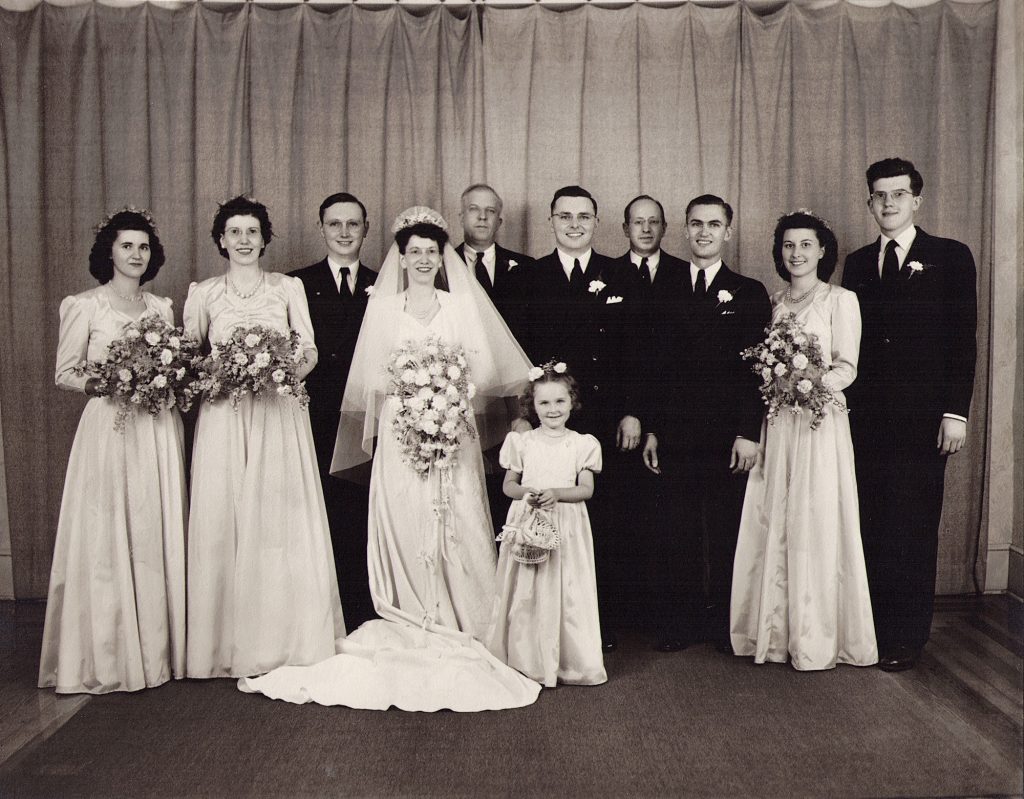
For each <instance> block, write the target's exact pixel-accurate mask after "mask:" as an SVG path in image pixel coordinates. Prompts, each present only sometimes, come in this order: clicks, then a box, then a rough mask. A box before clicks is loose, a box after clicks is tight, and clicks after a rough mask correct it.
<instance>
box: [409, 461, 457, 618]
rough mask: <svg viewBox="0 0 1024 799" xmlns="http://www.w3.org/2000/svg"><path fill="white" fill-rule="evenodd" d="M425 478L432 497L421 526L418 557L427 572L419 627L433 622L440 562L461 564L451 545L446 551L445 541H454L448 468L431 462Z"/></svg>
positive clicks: (450, 475)
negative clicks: (429, 516) (427, 520)
mask: <svg viewBox="0 0 1024 799" xmlns="http://www.w3.org/2000/svg"><path fill="white" fill-rule="evenodd" d="M427 480H428V481H429V482H430V483H432V488H433V490H434V499H433V501H432V502H431V510H432V511H433V520H432V522H431V523H430V524H429V525H425V526H424V534H423V548H422V549H421V550H420V552H419V556H418V559H419V561H420V563H422V564H423V567H424V569H426V571H427V601H426V602H425V603H424V607H423V621H422V623H421V626H422V627H423V629H426V628H427V627H428V626H429V625H431V624H433V623H434V622H436V621H437V614H438V611H439V610H440V604H441V603H440V600H439V598H438V582H439V580H440V574H439V570H440V568H441V563H442V562H444V563H454V564H459V565H461V562H460V561H459V558H458V552H457V551H456V550H455V549H454V548H453V549H451V550H450V554H449V544H454V543H455V541H456V536H455V520H454V515H453V514H452V512H451V510H452V493H453V485H454V483H453V476H452V467H451V466H435V465H431V467H430V470H429V472H428V474H427Z"/></svg>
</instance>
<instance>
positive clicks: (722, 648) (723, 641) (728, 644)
mask: <svg viewBox="0 0 1024 799" xmlns="http://www.w3.org/2000/svg"><path fill="white" fill-rule="evenodd" d="M713 643H714V645H715V651H716V652H717V653H718V654H720V655H732V654H734V653H733V651H732V641H730V640H728V639H727V638H718V639H716V640H715V641H714V642H713Z"/></svg>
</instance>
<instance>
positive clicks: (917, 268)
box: [907, 261, 925, 277]
mask: <svg viewBox="0 0 1024 799" xmlns="http://www.w3.org/2000/svg"><path fill="white" fill-rule="evenodd" d="M907 269H909V270H910V275H909V276H908V277H913V276H914V275H916V274H917V273H918V272H923V271H924V270H925V265H924V264H923V263H921V262H920V261H911V262H910V263H909V264H907Z"/></svg>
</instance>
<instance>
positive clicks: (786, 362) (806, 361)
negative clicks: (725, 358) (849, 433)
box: [742, 313, 846, 430]
mask: <svg viewBox="0 0 1024 799" xmlns="http://www.w3.org/2000/svg"><path fill="white" fill-rule="evenodd" d="M742 356H743V359H744V360H747V361H753V363H752V364H751V367H750V368H751V369H752V370H753V372H754V374H756V375H758V376H759V377H760V378H761V396H762V397H763V398H764V404H765V405H767V406H768V411H767V414H766V415H767V417H768V422H769V423H772V422H774V421H775V417H777V416H778V415H779V413H780V412H781V411H782V409H784V408H785V409H787V410H789V411H790V412H791V413H795V414H799V413H802V412H803V411H804V410H809V411H810V412H811V429H812V430H815V429H817V428H818V427H820V426H821V421H822V419H824V418H825V408H826V407H827V406H828V405H834V406H836V407H837V408H839V409H840V410H843V411H845V410H846V404H845V403H844V402H843V401H842V399H840V398H839V396H838V395H836V394H835V393H834V392H833V391H832V389H830V388H829V387H828V386H827V385H826V384H825V382H824V377H825V376H826V375H827V374H828V367H827V366H826V364H825V358H824V356H823V355H822V352H821V346H820V345H819V344H818V337H817V336H816V335H814V334H813V333H808V332H807V331H805V330H804V327H803V323H802V322H800V321H799V320H798V319H797V318H796V316H795V315H794V314H791V313H790V314H786V315H785V316H783V317H781V318H780V319H779V320H778V321H777V322H775V324H773V325H772V326H771V327H770V328H769V329H768V336H767V337H766V338H765V340H764V341H762V342H761V343H760V344H757V345H755V346H753V347H748V348H747V349H745V350H744V351H743V353H742Z"/></svg>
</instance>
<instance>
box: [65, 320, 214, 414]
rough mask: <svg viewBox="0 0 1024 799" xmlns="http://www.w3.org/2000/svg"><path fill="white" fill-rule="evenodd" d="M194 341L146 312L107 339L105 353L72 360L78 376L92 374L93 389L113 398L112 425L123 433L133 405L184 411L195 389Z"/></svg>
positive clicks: (150, 409)
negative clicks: (94, 379) (101, 356)
mask: <svg viewBox="0 0 1024 799" xmlns="http://www.w3.org/2000/svg"><path fill="white" fill-rule="evenodd" d="M198 347H199V343H198V342H197V341H196V340H195V339H194V338H192V337H191V336H188V335H186V334H185V333H184V331H183V330H182V329H181V328H180V327H173V326H172V325H170V324H168V323H167V322H165V321H164V320H163V319H161V318H160V317H159V316H152V315H146V316H143V317H142V318H141V319H139V320H138V321H135V322H132V323H131V324H129V325H127V326H126V327H125V328H124V332H123V334H122V335H121V337H120V338H117V339H114V341H112V342H110V345H109V347H108V348H107V355H106V358H105V359H104V360H102V361H89V362H87V363H84V364H82V365H80V366H76V367H75V369H74V371H75V374H77V375H79V376H87V377H98V378H99V380H100V383H99V386H98V388H97V394H98V395H99V396H102V397H110V398H111V399H112V400H113V401H114V402H115V403H116V404H117V406H118V407H117V415H116V416H115V417H114V430H116V431H117V432H119V433H123V432H124V430H125V424H127V422H128V419H129V418H131V417H133V416H134V414H135V411H136V410H137V409H142V410H145V411H147V412H148V413H149V414H150V415H152V416H156V415H157V414H159V413H160V412H161V411H163V410H164V409H166V408H174V407H177V408H180V409H181V410H182V411H187V410H188V409H189V408H190V407H192V402H193V400H194V399H195V396H196V391H195V389H194V387H193V385H192V377H193V374H192V372H193V364H194V362H195V359H196V352H197V351H198Z"/></svg>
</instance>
